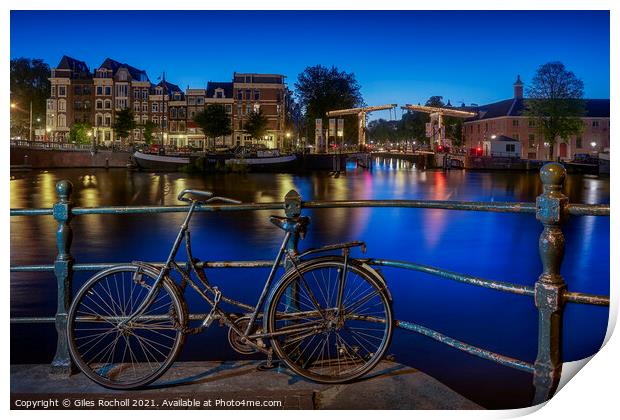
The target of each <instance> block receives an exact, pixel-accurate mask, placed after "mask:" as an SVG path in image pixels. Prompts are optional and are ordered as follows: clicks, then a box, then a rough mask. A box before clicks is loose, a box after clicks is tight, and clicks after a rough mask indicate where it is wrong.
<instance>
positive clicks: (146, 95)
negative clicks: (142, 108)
mask: <svg viewBox="0 0 620 420" xmlns="http://www.w3.org/2000/svg"><path fill="white" fill-rule="evenodd" d="M148 98H149V90H148V89H142V99H143V100H144V99H148Z"/></svg>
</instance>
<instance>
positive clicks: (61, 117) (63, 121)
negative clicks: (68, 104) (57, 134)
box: [58, 114, 67, 127]
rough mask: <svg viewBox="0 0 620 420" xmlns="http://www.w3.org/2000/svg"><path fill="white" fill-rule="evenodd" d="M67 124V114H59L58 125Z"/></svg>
mask: <svg viewBox="0 0 620 420" xmlns="http://www.w3.org/2000/svg"><path fill="white" fill-rule="evenodd" d="M66 126H67V116H66V115H65V114H58V127H66Z"/></svg>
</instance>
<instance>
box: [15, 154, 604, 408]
mask: <svg viewBox="0 0 620 420" xmlns="http://www.w3.org/2000/svg"><path fill="white" fill-rule="evenodd" d="M349 168H350V167H349ZM350 169H351V170H350V171H348V172H347V174H346V175H342V176H340V177H338V178H335V177H332V176H329V175H328V174H318V173H317V174H312V175H304V176H302V175H293V174H247V175H241V174H227V175H221V174H216V175H208V176H203V175H193V174H192V175H189V174H150V173H133V172H127V171H125V170H113V169H111V170H92V169H88V170H82V169H75V170H55V171H49V172H48V171H33V172H30V173H24V174H14V175H13V176H12V177H11V207H12V208H19V207H51V206H52V205H53V203H54V202H55V201H56V195H55V191H54V186H55V183H56V182H57V181H58V180H60V179H69V180H71V181H72V182H73V184H74V194H73V200H74V201H75V204H76V205H78V206H84V207H92V206H126V205H176V204H179V203H178V201H177V200H176V196H177V194H178V193H179V192H180V191H181V190H183V189H184V188H197V189H206V190H210V191H214V192H215V193H217V194H219V195H224V196H229V197H234V198H237V199H240V200H242V201H244V202H269V201H282V200H283V197H284V195H285V194H286V193H287V192H288V191H289V190H291V189H295V190H297V191H298V192H299V193H300V194H301V195H302V197H303V199H304V200H348V199H364V200H367V199H432V200H470V201H530V202H531V201H534V200H535V198H536V196H537V195H538V194H540V193H541V191H542V187H541V184H540V181H539V179H538V175H537V174H536V173H528V174H522V173H511V172H494V173H489V172H465V171H450V172H443V171H422V170H418V169H416V168H415V166H413V165H411V164H410V163H408V162H404V161H398V160H387V161H386V160H383V159H378V160H377V161H376V162H375V165H374V169H373V171H372V172H369V171H366V170H362V169H354V168H350ZM565 191H566V193H567V195H568V196H569V200H570V201H571V202H586V203H608V202H609V180H608V179H605V178H595V177H594V178H593V177H584V176H575V175H569V176H568V177H567V180H566V188H565ZM271 213H272V212H271V211H260V212H240V213H236V214H232V213H201V214H198V215H197V216H196V218H195V219H194V221H193V236H192V238H193V240H194V247H195V253H196V256H198V257H201V258H203V259H211V260H218V259H222V260H227V259H265V258H271V257H272V256H273V255H274V254H275V251H276V250H277V246H278V245H279V242H280V239H281V232H280V231H278V230H277V229H275V228H274V227H273V226H272V225H271V224H270V223H269V222H268V216H269V214H271ZM304 213H305V214H309V215H310V216H311V217H312V224H311V226H310V229H309V232H308V236H307V239H306V240H305V241H304V242H303V243H302V247H311V246H318V245H321V244H324V243H329V242H341V241H347V240H356V239H359V240H364V241H366V242H367V243H368V250H369V256H372V257H384V258H392V259H397V260H407V261H415V262H420V263H423V264H428V265H434V266H438V267H443V268H446V269H449V270H454V271H458V272H464V273H469V274H473V275H478V276H481V277H486V278H491V279H498V280H505V281H513V282H517V283H520V284H529V285H531V284H533V283H534V281H535V280H536V278H537V277H538V275H539V273H540V270H541V266H540V260H539V256H538V249H537V242H538V235H539V234H540V231H541V225H540V223H538V222H537V221H536V220H535V218H534V217H533V216H532V215H527V214H501V213H484V212H481V213H476V212H462V211H445V210H423V209H392V208H386V209H368V208H365V209H364V208H356V209H316V210H313V211H306V210H304ZM182 217H183V215H182V214H164V215H150V216H134V215H121V216H112V215H107V216H103V215H102V216H96V215H89V216H80V217H76V218H75V219H74V221H73V222H72V225H73V228H74V233H75V236H74V242H73V247H72V253H73V255H74V256H75V258H76V261H78V262H94V261H107V262H121V261H129V260H133V259H145V260H149V261H153V260H163V259H164V258H165V256H166V253H167V252H168V246H169V244H170V243H171V242H172V240H173V239H174V235H175V233H176V230H177V229H178V225H179V224H180V223H181V220H182ZM55 228H56V226H55V224H54V222H53V219H52V218H51V216H44V217H31V218H24V217H13V218H11V264H36V263H51V262H52V261H53V259H54V257H55V243H54V232H55ZM564 231H565V234H566V243H567V246H566V258H565V260H564V264H563V267H562V273H563V275H564V276H565V278H566V281H567V283H568V284H569V288H570V289H573V290H579V291H582V292H588V293H601V294H608V293H609V218H602V217H572V218H570V219H569V222H568V223H567V225H566V226H565V227H564ZM383 272H384V274H385V276H386V278H387V279H388V283H389V286H390V289H391V290H392V294H393V296H394V297H395V301H394V309H395V314H396V317H397V318H398V319H406V320H411V321H414V322H418V323H420V324H422V325H425V326H428V327H430V328H434V329H437V330H439V331H442V332H444V333H446V334H449V335H451V336H453V337H455V338H458V339H461V340H463V341H466V342H469V343H472V344H475V345H478V346H481V347H486V348H490V349H492V350H494V351H498V352H500V353H504V354H507V355H510V356H512V357H517V358H522V359H524V360H533V359H534V358H535V356H536V347H535V345H536V334H537V321H536V311H535V308H534V306H533V304H532V302H531V300H530V299H527V298H523V297H521V296H513V295H507V294H501V293H497V292H494V291H488V290H480V289H478V288H473V287H470V286H467V285H461V284H456V283H452V282H447V281H445V280H441V279H438V278H434V277H431V276H426V275H420V274H417V273H413V272H403V271H400V270H393V269H385V270H384V271H383ZM209 275H210V276H212V277H213V278H215V279H216V280H215V282H216V283H220V284H222V287H223V288H224V290H225V292H226V293H230V294H232V295H233V296H234V297H237V298H240V299H241V298H243V299H245V300H247V301H249V302H253V301H254V299H255V298H256V295H257V294H258V292H259V291H260V287H261V284H260V281H261V280H262V277H261V276H263V275H265V273H264V272H263V271H261V270H228V271H222V270H219V271H218V270H212V272H211V273H209ZM80 276H81V277H80ZM85 276H86V274H80V275H78V276H76V282H77V283H79V282H80V281H83V280H84V279H85ZM55 293H56V286H55V282H54V278H53V276H52V275H51V274H32V273H20V274H18V273H12V274H11V314H12V315H13V316H31V315H50V314H53V313H54V311H55V305H56V298H55V296H56V295H55ZM188 299H189V300H190V306H195V305H200V302H199V301H198V300H197V299H196V297H195V296H193V295H191V294H189V295H188ZM606 322H607V310H606V309H604V308H594V307H580V308H577V307H575V306H574V305H572V306H571V305H569V306H568V307H567V309H566V325H565V331H566V334H565V337H564V349H565V351H564V355H565V357H566V360H575V359H579V358H582V357H585V356H588V355H590V354H592V352H594V351H596V350H597V349H598V347H599V346H600V344H601V341H602V339H603V337H604V334H605V328H606ZM32 328H35V327H28V326H20V327H15V328H12V335H11V350H12V352H11V355H12V356H11V357H12V362H25V361H46V360H49V359H50V358H51V357H52V356H53V350H54V349H53V342H54V334H55V332H54V330H53V327H49V328H47V327H41V328H40V330H37V334H40V336H41V337H46V339H45V340H44V341H45V342H48V341H49V342H52V344H51V345H47V346H41V347H38V346H36V347H33V346H31V345H30V341H29V339H28V337H31V336H32V331H33V330H32ZM36 328H39V327H36ZM223 334H224V332H223V331H222V330H220V329H214V330H210V331H209V332H207V334H206V335H204V336H199V337H192V339H191V340H190V341H189V343H188V345H187V347H186V349H185V351H184V356H183V357H185V358H188V359H191V358H214V359H215V358H231V357H236V355H234V354H232V353H230V352H229V351H228V350H226V347H225V345H224V342H225V337H224V335H223ZM213 340H217V342H218V343H221V344H222V345H218V346H206V345H205V344H206V343H207V342H215V341H213ZM391 353H394V354H395V355H396V358H397V359H398V360H399V361H400V362H402V363H406V364H410V365H412V366H415V367H418V368H420V369H421V370H423V371H426V372H427V373H429V374H431V375H433V376H435V377H437V378H438V379H440V380H442V381H443V382H445V383H446V384H448V385H449V386H451V387H452V388H454V389H456V390H458V391H459V392H461V393H463V394H465V395H466V396H468V397H470V398H473V399H474V400H476V401H477V402H479V403H481V404H483V405H485V406H489V407H491V406H518V405H520V404H523V403H526V402H527V401H528V398H529V393H530V391H531V379H530V378H529V376H528V375H525V374H521V373H518V372H514V371H511V370H509V369H507V368H501V367H497V366H495V365H493V364H492V363H490V362H484V361H480V360H478V359H475V358H473V357H471V356H467V355H462V354H459V353H458V352H455V351H453V350H450V349H445V348H444V347H443V346H441V345H439V344H437V343H435V342H432V340H428V339H425V338H422V337H418V336H416V335H413V334H403V333H402V332H399V333H397V335H396V338H395V340H394V342H393V346H392V349H391ZM472 372H475V375H472ZM498 393H499V394H502V395H504V397H495V400H492V398H490V397H489V395H497V394H498ZM498 401H499V402H498ZM500 403H501V404H503V405H501V404H500ZM494 404H495V405H494Z"/></svg>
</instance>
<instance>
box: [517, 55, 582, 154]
mask: <svg viewBox="0 0 620 420" xmlns="http://www.w3.org/2000/svg"><path fill="white" fill-rule="evenodd" d="M527 96H528V99H527V100H526V101H525V111H524V115H526V116H529V117H530V120H532V121H533V122H534V124H535V125H536V127H537V128H538V131H539V133H540V134H541V136H542V137H543V138H544V139H545V141H546V142H547V143H549V156H548V158H549V159H550V160H552V159H553V149H554V146H555V143H556V141H557V139H558V138H559V139H565V138H567V137H569V136H570V135H572V134H578V133H579V132H580V131H581V130H582V129H583V123H582V121H581V117H582V116H584V115H585V104H584V101H583V81H581V80H580V79H579V78H577V76H575V74H574V73H573V72H572V71H568V70H566V68H565V67H564V64H562V63H560V62H558V61H554V62H550V63H546V64H543V65H542V66H540V67H539V68H538V70H536V74H535V75H534V78H533V80H532V84H531V85H530V86H528V88H527Z"/></svg>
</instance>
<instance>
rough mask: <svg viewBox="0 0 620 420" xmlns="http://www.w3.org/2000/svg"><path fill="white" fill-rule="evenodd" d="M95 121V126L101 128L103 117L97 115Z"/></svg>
mask: <svg viewBox="0 0 620 420" xmlns="http://www.w3.org/2000/svg"><path fill="white" fill-rule="evenodd" d="M96 121H97V123H96V124H95V125H96V126H102V125H103V115H101V114H97V119H96Z"/></svg>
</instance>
